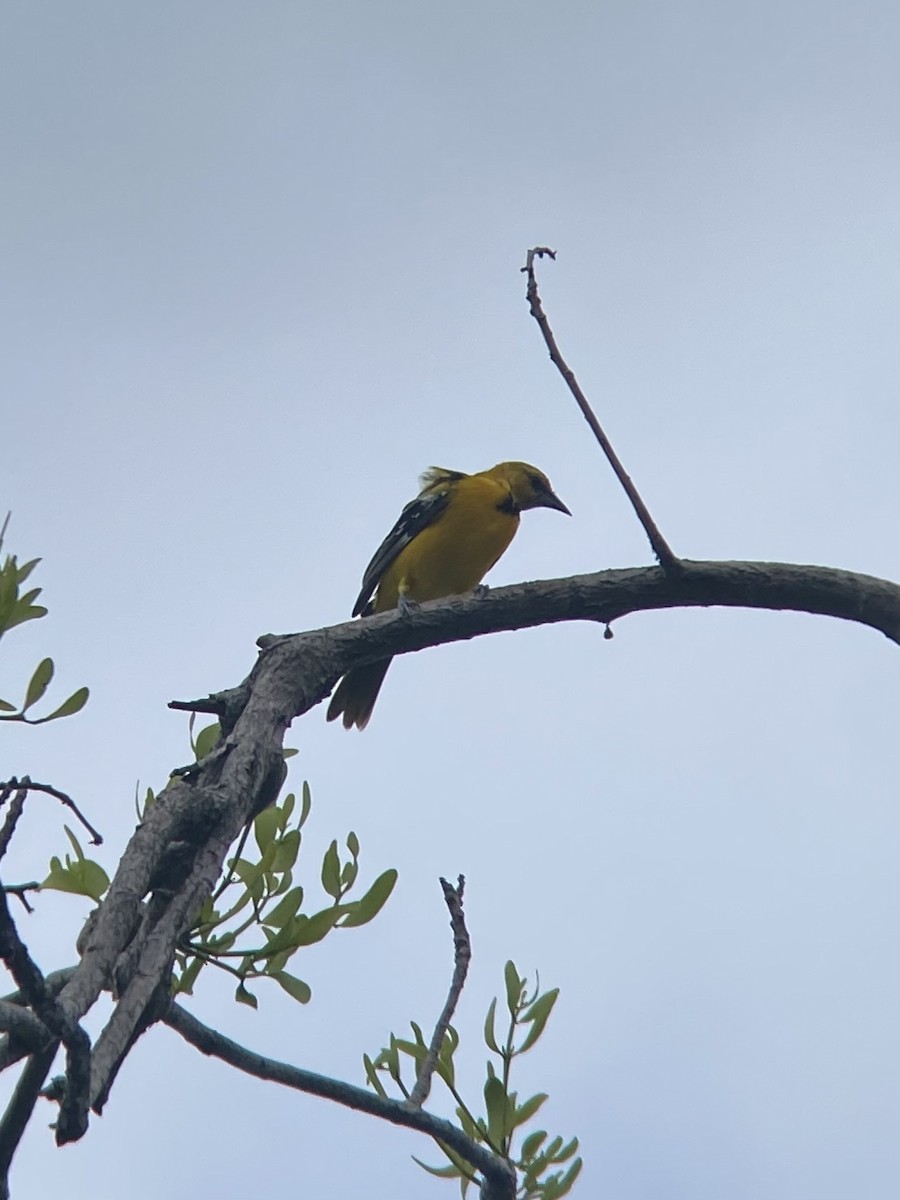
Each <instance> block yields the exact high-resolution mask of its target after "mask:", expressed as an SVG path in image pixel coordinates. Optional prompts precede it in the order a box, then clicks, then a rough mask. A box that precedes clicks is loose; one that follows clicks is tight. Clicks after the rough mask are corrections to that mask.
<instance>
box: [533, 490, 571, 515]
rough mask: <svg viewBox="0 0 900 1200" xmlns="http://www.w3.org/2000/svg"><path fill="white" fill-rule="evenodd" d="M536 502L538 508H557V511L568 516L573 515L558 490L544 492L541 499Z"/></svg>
mask: <svg viewBox="0 0 900 1200" xmlns="http://www.w3.org/2000/svg"><path fill="white" fill-rule="evenodd" d="M535 504H536V507H537V508H555V509H556V511H557V512H561V513H565V514H566V516H567V517H571V515H572V514H571V513H570V512H569V510H568V509H567V508H566V506H565V505H564V504H563V502H562V500H560V498H559V496H557V494H556V492H542V493H541V496H540V499H539V500H537V501H536V502H535Z"/></svg>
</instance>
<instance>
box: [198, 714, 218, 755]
mask: <svg viewBox="0 0 900 1200" xmlns="http://www.w3.org/2000/svg"><path fill="white" fill-rule="evenodd" d="M221 736H222V727H221V725H220V724H219V722H218V721H213V723H212V725H206V726H204V728H203V729H201V730H200V732H199V733H198V734H197V738H196V740H195V742H194V754H195V756H196V758H197V762H200V760H201V759H202V758H206V756H207V754H209V752H210V751H211V750H212V749H213V747H214V746H215V744H216V742H217V741H218V740H219V738H220V737H221Z"/></svg>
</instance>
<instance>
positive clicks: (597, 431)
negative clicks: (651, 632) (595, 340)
mask: <svg viewBox="0 0 900 1200" xmlns="http://www.w3.org/2000/svg"><path fill="white" fill-rule="evenodd" d="M544 257H546V258H552V259H554V260H555V259H556V251H555V250H551V249H550V248H549V247H548V246H534V247H533V248H532V249H531V250H529V251H528V253H527V255H526V257H525V266H524V267H522V271H523V272H524V273H525V275H527V277H528V288H527V290H526V292H525V298H526V300H527V301H528V307H529V308H530V310H531V315H532V316H533V317H534V319H535V320H536V321H537V323H538V326H539V327H540V331H541V334H542V335H543V338H544V342H545V344H546V346H547V349H548V350H549V351H550V359H551V361H552V362H553V364H554V366H555V367H556V368H557V370H558V371H559V373H560V375H562V377H563V379H564V380H565V382H566V386H567V387H568V389H569V391H570V392H571V393H572V395H573V396H574V397H575V402H576V403H577V405H578V407H579V408H580V409H581V412H582V415H583V416H584V419H585V420H586V421H587V423H588V425H590V427H591V431H592V432H593V434H594V437H595V438H596V439H597V441H598V442H599V443H600V447H601V449H602V450H603V453H604V454H605V455H606V457H607V458H608V459H609V465H610V466H611V467H612V469H613V471H614V472H615V475H616V478H617V479H618V481H619V483H621V485H622V487H623V488H624V489H625V494H626V495H627V496H628V499H629V500H630V501H631V504H632V507H633V508H634V511H635V512H636V513H637V517H638V520H639V521H640V523H641V524H642V525H643V527H644V532H645V533H646V535H647V537H648V539H649V541H650V545H651V547H652V549H653V553H654V554H655V555H656V557H657V559H658V560H659V564H660V566H661V567H663V568H664V570H666V571H677V570H678V566H679V560H678V559H677V558H676V557H675V554H674V553H673V552H672V550H671V548H670V547H669V544H668V543H667V542H666V540H665V538H664V537H663V535H662V534H661V533H660V531H659V529H658V528H657V526H656V523H655V522H654V520H653V518H652V517H651V516H650V512H649V510H648V508H647V506H646V504H644V502H643V500H642V499H641V497H640V495H639V494H638V490H637V488H636V487H635V486H634V484H633V483H632V482H631V479H630V478H629V476H628V475H627V473H626V471H625V468H624V467H623V466H622V464H621V462H620V461H619V457H618V455H617V454H616V452H615V450H613V448H612V444H611V442H610V440H609V438H608V437H607V436H606V434H605V433H604V432H603V429H602V428H601V426H600V422H599V421H598V420H597V417H596V415H595V413H594V410H593V409H592V408H591V406H590V404H589V403H588V399H587V397H586V396H585V394H584V392H583V391H582V390H581V388H580V386H579V384H578V380H577V379H576V378H575V374H574V372H573V371H572V369H571V367H570V366H569V364H568V363H567V362H566V360H565V359H564V358H563V356H562V354H560V351H559V346H557V344H556V338H555V337H554V336H553V330H552V329H551V328H550V322H549V321H548V320H547V315H546V313H545V312H544V308H543V305H542V303H541V297H540V294H539V293H538V285H537V278H536V277H535V273H534V260H535V259H536V258H544Z"/></svg>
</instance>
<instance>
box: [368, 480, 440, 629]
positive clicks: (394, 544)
mask: <svg viewBox="0 0 900 1200" xmlns="http://www.w3.org/2000/svg"><path fill="white" fill-rule="evenodd" d="M447 474H448V475H449V474H450V472H447ZM454 474H457V473H456V472H454ZM449 500H450V489H449V488H447V487H441V488H437V487H435V488H434V489H433V490H432V489H426V490H425V491H424V492H422V493H421V494H420V495H418V496H416V498H415V500H410V502H409V504H407V505H406V507H405V508H404V509H403V512H402V513H401V514H400V516H399V517H398V518H397V524H396V525H395V526H394V528H393V529H392V530H391V532H390V533H389V534H388V535H387V537H386V538H385V539H384V541H383V542H382V543H381V545H380V546H379V547H378V549H377V550H376V551H375V554H374V555H373V557H372V561H371V562H370V563H369V565H368V566H367V567H366V573H365V575H363V581H362V588H361V589H360V593H359V597H358V598H357V601H356V603H355V604H354V606H353V615H354V617H363V616H368V615H369V613H370V612H371V611H372V608H371V604H372V593H373V592H374V591H375V589H376V587H378V584H379V583H380V582H381V580H382V578H383V576H384V573H385V571H386V570H387V569H388V567H389V566H390V565H391V563H392V562H393V561H394V559H395V558H396V557H397V555H398V554H399V553H400V551H401V550H402V549H403V547H404V546H408V545H409V543H410V542H411V541H412V540H413V538H414V537H415V536H416V534H417V533H421V532H422V530H423V529H425V528H426V526H428V525H430V524H431V523H432V521H436V520H437V518H438V517H439V516H440V515H441V513H442V512H443V511H444V509H445V508H446V507H447V504H448V502H449Z"/></svg>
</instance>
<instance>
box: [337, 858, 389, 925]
mask: <svg viewBox="0 0 900 1200" xmlns="http://www.w3.org/2000/svg"><path fill="white" fill-rule="evenodd" d="M396 882H397V872H396V870H395V869H394V868H393V867H389V868H388V870H387V871H382V873H381V874H380V875H379V876H378V878H377V879H376V880H375V882H374V883H373V884H372V886H371V887H370V888H369V890H368V891H367V892H366V894H365V895H364V896H363V898H362V899H361V900H356V901H354V902H353V903H352V904H348V905H345V906H344V907H345V910H346V911H345V915H344V916H343V918H342V919H341V928H342V929H352V928H354V927H355V926H358V925H366V924H368V922H369V921H371V920H372V919H373V918H374V917H377V916H378V914H379V913H380V912H381V910H382V908H384V906H385V904H386V903H387V899H388V897H389V896H390V894H391V892H392V891H393V890H394V885H395V884H396Z"/></svg>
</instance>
